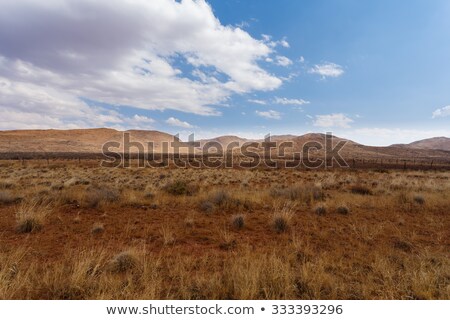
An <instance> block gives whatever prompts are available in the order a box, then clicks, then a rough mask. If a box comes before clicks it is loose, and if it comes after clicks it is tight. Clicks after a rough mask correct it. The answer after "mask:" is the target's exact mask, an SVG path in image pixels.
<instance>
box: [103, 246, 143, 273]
mask: <svg viewBox="0 0 450 320" xmlns="http://www.w3.org/2000/svg"><path fill="white" fill-rule="evenodd" d="M108 267H109V271H111V272H113V273H124V272H128V271H136V270H138V269H139V267H140V261H139V259H138V254H137V253H136V252H135V251H134V250H128V251H123V252H121V253H119V254H118V255H116V256H115V257H114V258H113V259H112V260H111V261H110V262H109V265H108Z"/></svg>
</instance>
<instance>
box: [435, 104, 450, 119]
mask: <svg viewBox="0 0 450 320" xmlns="http://www.w3.org/2000/svg"><path fill="white" fill-rule="evenodd" d="M448 116H450V106H446V107H443V108H440V109H437V110H435V111H434V112H433V119H435V118H443V117H448Z"/></svg>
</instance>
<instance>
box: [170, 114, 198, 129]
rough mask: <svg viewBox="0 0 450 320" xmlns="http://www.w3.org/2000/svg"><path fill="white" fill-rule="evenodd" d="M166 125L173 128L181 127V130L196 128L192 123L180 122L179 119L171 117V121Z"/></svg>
mask: <svg viewBox="0 0 450 320" xmlns="http://www.w3.org/2000/svg"><path fill="white" fill-rule="evenodd" d="M166 123H167V124H169V125H171V126H174V127H180V128H186V129H189V128H193V127H194V126H193V125H191V124H190V123H188V122H186V121H181V120H179V119H177V118H174V117H170V118H169V119H167V120H166Z"/></svg>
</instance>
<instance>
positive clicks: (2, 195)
mask: <svg viewBox="0 0 450 320" xmlns="http://www.w3.org/2000/svg"><path fill="white" fill-rule="evenodd" d="M20 200H22V198H21V197H17V196H14V195H13V194H12V193H11V192H9V191H0V204H13V203H17V202H19V201H20Z"/></svg>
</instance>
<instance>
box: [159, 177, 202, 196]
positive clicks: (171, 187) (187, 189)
mask: <svg viewBox="0 0 450 320" xmlns="http://www.w3.org/2000/svg"><path fill="white" fill-rule="evenodd" d="M163 189H164V191H166V192H167V193H169V194H171V195H174V196H183V195H185V196H192V195H193V194H194V193H195V192H197V188H196V187H195V186H192V185H190V184H189V183H187V182H186V181H182V180H177V181H174V182H170V183H168V184H166V185H165V186H164V188H163Z"/></svg>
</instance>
